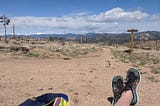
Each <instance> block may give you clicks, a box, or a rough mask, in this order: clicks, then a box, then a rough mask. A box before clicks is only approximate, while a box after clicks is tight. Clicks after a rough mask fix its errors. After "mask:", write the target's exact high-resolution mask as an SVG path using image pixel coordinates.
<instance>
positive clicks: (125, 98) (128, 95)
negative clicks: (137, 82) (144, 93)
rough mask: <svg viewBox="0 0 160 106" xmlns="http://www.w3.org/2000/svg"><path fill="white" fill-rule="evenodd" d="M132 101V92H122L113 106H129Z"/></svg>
mask: <svg viewBox="0 0 160 106" xmlns="http://www.w3.org/2000/svg"><path fill="white" fill-rule="evenodd" d="M132 99H133V94H132V91H131V90H128V91H124V92H123V93H122V95H121V97H120V98H119V99H118V101H117V102H116V104H115V105H114V106H130V104H131V101H132Z"/></svg>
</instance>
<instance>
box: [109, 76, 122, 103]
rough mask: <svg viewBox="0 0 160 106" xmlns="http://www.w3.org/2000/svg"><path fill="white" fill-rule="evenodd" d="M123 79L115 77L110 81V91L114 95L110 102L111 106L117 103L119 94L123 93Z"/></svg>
mask: <svg viewBox="0 0 160 106" xmlns="http://www.w3.org/2000/svg"><path fill="white" fill-rule="evenodd" d="M123 88H124V85H123V77H122V76H115V77H114V78H113V80H112V90H113V93H114V98H113V101H112V106H114V104H115V103H116V102H117V101H118V99H119V98H120V97H121V94H122V92H123Z"/></svg>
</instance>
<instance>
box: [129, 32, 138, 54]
mask: <svg viewBox="0 0 160 106" xmlns="http://www.w3.org/2000/svg"><path fill="white" fill-rule="evenodd" d="M127 32H131V35H130V53H133V46H134V41H133V39H134V32H138V30H137V29H128V30H127Z"/></svg>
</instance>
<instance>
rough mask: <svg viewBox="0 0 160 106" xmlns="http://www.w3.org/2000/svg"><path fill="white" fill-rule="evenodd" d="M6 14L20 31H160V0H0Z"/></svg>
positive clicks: (1, 7) (24, 32) (23, 32)
mask: <svg viewBox="0 0 160 106" xmlns="http://www.w3.org/2000/svg"><path fill="white" fill-rule="evenodd" d="M3 14H5V15H6V16H7V17H8V18H10V19H11V23H10V25H8V26H7V32H8V33H12V30H11V29H12V25H13V24H15V25H16V32H17V34H33V33H39V34H41V33H88V32H98V33H105V32H112V33H123V32H126V30H127V29H128V28H137V29H139V31H146V30H154V31H160V0H0V16H2V15H3ZM3 33H4V30H3V25H2V24H1V23H0V34H3Z"/></svg>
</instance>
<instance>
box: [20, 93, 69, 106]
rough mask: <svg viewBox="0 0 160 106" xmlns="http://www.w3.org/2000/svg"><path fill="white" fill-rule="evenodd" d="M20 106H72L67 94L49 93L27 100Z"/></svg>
mask: <svg viewBox="0 0 160 106" xmlns="http://www.w3.org/2000/svg"><path fill="white" fill-rule="evenodd" d="M18 106H70V102H69V97H68V96H67V95H66V94H62V93H47V94H43V95H41V96H38V97H36V98H35V99H27V100H26V101H25V102H23V103H21V104H20V105H18Z"/></svg>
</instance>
